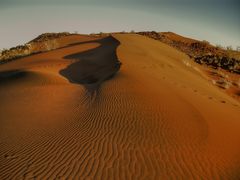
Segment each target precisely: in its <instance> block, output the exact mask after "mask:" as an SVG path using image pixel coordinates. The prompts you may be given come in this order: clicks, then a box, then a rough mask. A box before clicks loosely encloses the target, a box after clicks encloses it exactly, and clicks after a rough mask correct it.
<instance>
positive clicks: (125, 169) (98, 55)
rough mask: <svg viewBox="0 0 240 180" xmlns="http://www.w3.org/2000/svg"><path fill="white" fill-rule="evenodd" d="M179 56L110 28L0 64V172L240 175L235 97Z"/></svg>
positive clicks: (16, 175)
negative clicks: (107, 32)
mask: <svg viewBox="0 0 240 180" xmlns="http://www.w3.org/2000/svg"><path fill="white" fill-rule="evenodd" d="M69 38H70V37H69ZM183 60H186V61H188V60H189V63H192V62H191V61H190V59H189V57H188V56H187V55H185V54H183V53H181V52H179V51H177V50H175V49H173V48H171V47H169V46H167V45H165V44H163V43H161V42H158V41H154V40H152V39H149V38H146V37H143V36H140V35H136V34H115V35H113V37H107V38H106V37H85V38H84V39H82V38H81V37H79V42H74V43H70V44H69V45H68V46H66V47H63V48H61V49H57V50H53V51H50V52H45V53H41V54H37V55H33V56H29V57H25V58H22V59H19V60H18V61H14V62H9V63H7V64H3V65H1V66H0V99H1V101H2V102H1V103H0V119H1V121H0V122H1V126H0V142H1V143H0V166H1V168H0V179H160V178H161V179H238V178H240V176H239V165H240V156H239V148H240V143H239V138H240V133H239V132H240V131H239V127H240V126H239V123H240V122H239V113H240V108H239V107H240V104H239V102H238V101H236V100H235V99H233V98H231V97H230V96H228V95H227V94H225V93H224V92H222V91H220V90H219V89H218V88H216V87H215V86H213V85H212V84H211V83H210V82H209V81H208V80H207V79H206V78H204V76H203V75H202V74H201V72H199V71H196V70H195V69H193V68H191V67H189V66H186V65H185V64H184V63H183ZM119 61H121V63H122V66H121V68H120V65H119ZM119 68H120V69H119ZM113 74H114V76H112V75H113ZM92 76H94V79H95V80H94V81H92ZM109 76H111V77H112V78H111V79H109V78H108V77H109ZM89 77H90V80H89ZM107 79H108V80H107ZM89 87H90V89H91V88H93V89H94V91H89ZM96 87H98V88H97V93H96V91H95V90H96ZM89 92H94V93H90V96H89Z"/></svg>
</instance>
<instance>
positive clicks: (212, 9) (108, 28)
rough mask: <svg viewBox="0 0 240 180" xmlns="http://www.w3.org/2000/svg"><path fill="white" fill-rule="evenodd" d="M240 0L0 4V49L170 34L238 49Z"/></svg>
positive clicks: (20, 0) (14, 0)
mask: <svg viewBox="0 0 240 180" xmlns="http://www.w3.org/2000/svg"><path fill="white" fill-rule="evenodd" d="M239 9H240V1H239V0H0V50H1V49H3V48H10V47H13V46H16V45H21V44H24V43H26V42H28V41H30V40H31V39H33V38H35V37H36V36H38V35H40V34H42V33H45V32H64V31H68V32H76V31H77V32H78V33H83V34H89V33H98V32H119V31H131V30H134V31H157V32H164V31H171V32H175V33H178V34H180V35H183V36H187V37H191V38H194V39H199V40H207V41H209V42H210V43H212V44H215V45H216V44H217V45H222V46H232V47H233V48H236V47H237V46H240V20H239V19H240V10H239Z"/></svg>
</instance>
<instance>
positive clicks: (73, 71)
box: [60, 36, 121, 95]
mask: <svg viewBox="0 0 240 180" xmlns="http://www.w3.org/2000/svg"><path fill="white" fill-rule="evenodd" d="M87 43H99V44H100V46H98V47H97V48H94V49H91V50H88V51H85V52H80V53H75V54H71V55H68V56H65V57H64V59H69V60H70V59H71V60H77V61H76V62H74V63H72V64H71V65H69V66H68V67H67V68H65V69H63V70H61V71H60V74H61V75H62V76H64V77H66V78H67V79H68V80H69V81H70V82H72V83H77V84H82V85H83V86H84V87H85V88H86V90H87V92H88V93H90V95H92V94H94V93H97V90H98V88H99V87H100V85H101V83H102V82H103V81H105V80H108V79H110V78H112V77H113V76H114V75H115V74H116V73H117V72H118V71H119V69H120V66H121V63H120V61H119V60H118V58H117V55H116V50H117V47H118V46H119V44H120V43H119V41H118V40H116V39H115V38H113V37H112V36H109V37H106V38H103V39H100V40H95V41H87V42H81V43H75V44H72V46H73V45H79V44H87Z"/></svg>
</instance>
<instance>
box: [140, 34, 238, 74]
mask: <svg viewBox="0 0 240 180" xmlns="http://www.w3.org/2000/svg"><path fill="white" fill-rule="evenodd" d="M137 34H140V35H143V36H147V37H149V38H152V39H155V40H158V41H161V42H163V43H165V44H168V45H170V46H172V47H174V48H176V49H178V50H180V51H182V52H184V53H186V54H187V55H188V56H189V57H190V58H192V59H193V60H194V61H195V62H197V63H199V64H206V65H209V66H211V67H212V68H215V69H216V68H222V69H225V70H227V71H229V72H234V73H237V74H240V60H238V59H235V58H231V57H229V56H228V53H227V52H226V51H225V50H224V49H220V48H218V47H215V46H213V45H211V44H210V43H208V42H207V41H198V40H195V39H190V38H186V37H183V36H180V35H177V34H175V33H172V32H161V33H157V32H154V31H151V32H139V33H137Z"/></svg>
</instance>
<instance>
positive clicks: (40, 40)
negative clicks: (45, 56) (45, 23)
mask: <svg viewBox="0 0 240 180" xmlns="http://www.w3.org/2000/svg"><path fill="white" fill-rule="evenodd" d="M69 35H71V34H70V33H68V32H63V33H44V34H41V35H40V36H38V37H37V38H35V39H33V40H32V41H30V42H28V43H26V44H25V45H20V46H16V47H13V48H10V49H7V50H3V51H2V52H1V53H0V64H1V63H5V62H8V61H12V60H15V59H18V58H20V57H24V56H27V55H31V54H35V53H40V52H44V51H49V50H52V49H56V48H58V43H57V39H58V38H61V37H65V36H69Z"/></svg>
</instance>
